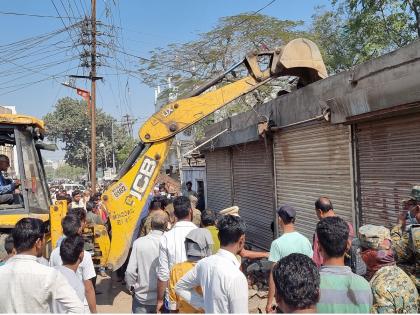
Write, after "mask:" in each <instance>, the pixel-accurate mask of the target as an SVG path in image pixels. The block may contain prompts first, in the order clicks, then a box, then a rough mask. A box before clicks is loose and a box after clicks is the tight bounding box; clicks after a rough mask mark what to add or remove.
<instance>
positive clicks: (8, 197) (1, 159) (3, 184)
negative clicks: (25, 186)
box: [0, 154, 20, 204]
mask: <svg viewBox="0 0 420 315" xmlns="http://www.w3.org/2000/svg"><path fill="white" fill-rule="evenodd" d="M9 166H10V162H9V158H8V157H7V155H4V154H0V204H4V203H7V204H12V203H13V201H14V200H15V199H16V200H18V199H17V198H15V196H14V193H15V190H16V188H18V187H19V185H20V181H19V180H18V179H16V180H14V181H13V180H11V179H6V178H4V176H3V172H6V171H7V169H8V168H9Z"/></svg>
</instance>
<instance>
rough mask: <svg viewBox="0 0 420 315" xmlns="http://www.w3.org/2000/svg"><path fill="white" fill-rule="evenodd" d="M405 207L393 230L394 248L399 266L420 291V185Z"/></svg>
mask: <svg viewBox="0 0 420 315" xmlns="http://www.w3.org/2000/svg"><path fill="white" fill-rule="evenodd" d="M403 207H404V211H403V212H402V213H401V214H400V216H399V218H398V224H397V225H395V226H394V227H393V228H392V230H391V239H392V248H393V250H394V252H395V254H396V256H395V260H396V262H397V265H398V266H399V267H400V268H401V269H403V270H404V271H405V272H406V273H407V274H408V275H409V276H410V278H411V279H412V280H413V282H414V283H415V285H416V287H417V290H420V185H415V186H413V187H412V189H411V194H410V196H409V199H408V200H405V201H403Z"/></svg>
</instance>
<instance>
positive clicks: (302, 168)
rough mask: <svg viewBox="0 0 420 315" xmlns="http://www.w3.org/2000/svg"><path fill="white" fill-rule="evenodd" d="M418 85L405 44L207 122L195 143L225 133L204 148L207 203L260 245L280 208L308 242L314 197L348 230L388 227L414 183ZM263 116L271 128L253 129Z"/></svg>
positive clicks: (411, 50) (419, 167)
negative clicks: (239, 220) (231, 214)
mask: <svg viewBox="0 0 420 315" xmlns="http://www.w3.org/2000/svg"><path fill="white" fill-rule="evenodd" d="M419 82H420V42H415V43H413V44H411V45H408V46H406V47H404V48H401V49H399V50H397V51H395V52H392V53H390V54H387V55H384V56H382V57H380V58H377V59H374V60H371V61H369V62H366V63H364V64H361V65H359V66H357V67H355V69H353V70H352V71H346V72H342V73H339V74H337V75H334V76H331V77H329V78H326V79H324V80H321V81H318V82H315V83H312V84H310V85H308V86H306V87H303V88H301V89H299V90H297V91H294V92H292V93H289V94H286V95H282V96H280V97H278V98H276V99H274V100H273V101H270V102H268V103H265V104H262V105H260V106H257V107H255V110H254V111H250V112H246V113H242V114H239V115H237V116H235V117H231V118H229V119H227V120H224V121H222V122H219V123H217V124H215V125H212V126H211V128H209V129H208V130H207V132H206V138H205V139H204V141H205V140H206V139H210V138H211V137H213V136H214V135H216V134H218V133H219V132H221V131H222V130H224V129H226V128H228V129H229V131H228V132H225V133H223V134H222V135H221V136H220V137H218V138H216V139H214V140H212V141H211V142H210V143H209V144H208V145H207V146H204V152H203V153H204V154H205V157H206V173H207V200H208V207H209V208H212V209H214V210H217V211H219V210H221V209H223V208H225V207H228V206H231V205H238V206H239V208H240V215H241V217H243V218H245V220H246V222H247V225H248V230H249V233H247V239H248V241H249V242H250V243H251V244H252V245H255V246H256V247H260V248H264V249H268V248H269V245H270V243H271V240H272V239H273V237H275V236H276V235H277V231H275V230H274V231H273V227H272V226H271V225H272V223H273V222H275V221H276V215H275V210H276V209H277V208H278V207H280V206H281V205H284V204H290V205H292V206H294V207H295V208H296V209H297V211H298V214H297V219H296V225H297V229H298V230H299V231H300V232H301V233H303V234H304V235H306V236H307V237H308V238H309V239H312V237H313V233H314V230H315V226H316V223H317V221H318V219H317V217H316V215H315V210H314V202H315V200H316V199H317V198H318V197H320V196H327V197H329V198H330V199H331V200H332V202H333V205H334V208H335V210H336V213H337V214H338V215H339V216H340V217H342V218H343V219H345V220H346V221H348V222H352V223H353V224H354V225H355V226H356V228H357V227H359V226H361V225H363V224H369V223H370V224H381V225H385V226H387V227H390V226H392V225H393V224H395V223H396V222H397V218H398V214H399V213H400V212H401V211H402V205H401V201H402V200H403V199H406V197H407V196H408V194H409V192H410V188H411V186H412V185H414V184H420V159H419V158H418V157H419V156H420V137H419V136H418V134H419V130H420V93H418V91H419V88H420V86H419V85H420V83H419ZM264 117H269V119H270V125H272V126H273V127H272V128H269V129H268V130H266V131H265V132H263V133H261V132H259V131H258V130H259V129H258V124H259V122H260V121H261V120H262V119H263V118H264ZM260 130H261V129H260Z"/></svg>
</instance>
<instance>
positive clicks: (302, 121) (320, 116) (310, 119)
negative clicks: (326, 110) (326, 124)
mask: <svg viewBox="0 0 420 315" xmlns="http://www.w3.org/2000/svg"><path fill="white" fill-rule="evenodd" d="M322 118H323V119H325V120H327V119H326V117H325V114H322V115H318V116H315V117H313V118H309V119H306V120H301V121H298V122H295V123H292V124H288V125H284V126H279V127H271V128H270V130H272V131H277V130H280V129H284V128H287V127H292V126H296V125H300V124H304V123H307V122H311V121H315V120H321V119H322Z"/></svg>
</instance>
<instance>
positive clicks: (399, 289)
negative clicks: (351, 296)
mask: <svg viewBox="0 0 420 315" xmlns="http://www.w3.org/2000/svg"><path fill="white" fill-rule="evenodd" d="M370 286H371V287H372V294H373V305H372V309H371V312H372V313H380V314H383V313H417V312H418V309H417V308H418V305H417V303H418V293H417V289H416V287H415V285H414V283H413V282H412V281H411V279H410V277H409V276H407V274H406V273H405V272H404V271H403V270H402V269H401V268H398V267H397V266H386V267H382V268H381V269H379V270H378V271H377V272H376V273H375V275H374V276H373V277H372V279H371V280H370Z"/></svg>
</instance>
